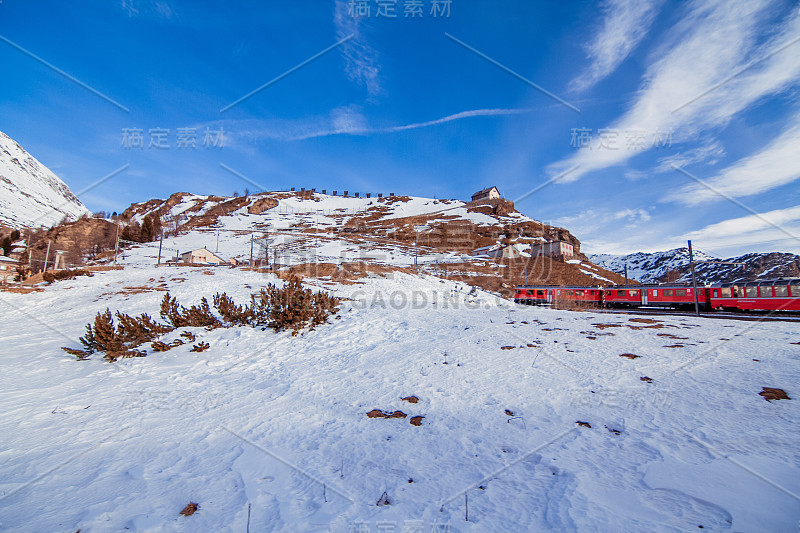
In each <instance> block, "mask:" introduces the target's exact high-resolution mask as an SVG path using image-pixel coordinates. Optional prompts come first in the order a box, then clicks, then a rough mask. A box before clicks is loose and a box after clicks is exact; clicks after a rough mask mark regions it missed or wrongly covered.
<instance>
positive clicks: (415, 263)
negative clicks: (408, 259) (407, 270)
mask: <svg viewBox="0 0 800 533" xmlns="http://www.w3.org/2000/svg"><path fill="white" fill-rule="evenodd" d="M418 249H419V232H418V231H415V232H414V270H415V271H416V270H417V254H418V251H417V250H418Z"/></svg>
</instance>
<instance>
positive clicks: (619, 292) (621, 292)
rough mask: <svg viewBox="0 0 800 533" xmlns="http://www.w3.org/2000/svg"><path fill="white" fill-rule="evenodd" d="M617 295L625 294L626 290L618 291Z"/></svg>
mask: <svg viewBox="0 0 800 533" xmlns="http://www.w3.org/2000/svg"><path fill="white" fill-rule="evenodd" d="M617 296H620V297H621V296H625V291H617Z"/></svg>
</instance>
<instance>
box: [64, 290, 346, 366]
mask: <svg viewBox="0 0 800 533" xmlns="http://www.w3.org/2000/svg"><path fill="white" fill-rule="evenodd" d="M213 301H214V307H215V308H216V309H217V311H218V312H219V314H220V315H221V316H222V320H220V319H219V318H217V317H216V316H214V314H212V312H211V306H209V304H208V300H207V299H206V298H202V299H201V300H200V304H199V305H193V306H192V307H189V308H186V307H183V306H182V305H180V304H179V303H178V301H177V299H176V298H174V297H171V296H170V294H169V292H168V293H167V294H165V295H164V299H163V300H162V301H161V317H162V318H163V319H164V320H166V321H167V322H168V324H169V325H163V324H159V323H158V322H156V321H155V320H153V319H152V318H151V317H150V316H149V315H147V314H142V315H140V316H138V317H133V316H130V315H126V314H124V313H120V312H119V311H117V313H116V317H117V321H118V323H117V324H115V323H114V319H113V318H112V315H111V311H110V310H109V309H106V311H105V313H98V314H97V316H96V317H95V319H94V326H92V324H87V325H86V335H84V336H83V337H81V338H80V341H81V344H83V346H84V347H85V349H83V350H79V349H75V348H66V347H64V348H62V349H63V350H64V351H65V352H67V353H69V354H72V355H74V356H76V357H77V358H78V359H86V358H87V357H88V356H89V355H91V354H92V353H94V352H104V353H105V358H106V359H107V360H108V361H110V362H113V361H116V360H117V359H119V358H122V357H144V356H145V355H146V354H145V353H144V352H142V351H139V350H135V349H134V348H136V347H137V346H139V345H141V344H144V343H145V342H152V344H151V346H152V348H153V350H155V351H158V352H164V351H167V350H169V349H170V348H174V347H175V346H178V345H180V344H183V341H181V340H175V341H173V342H172V343H171V344H165V343H163V342H160V341H156V339H157V338H158V337H159V336H161V335H163V334H164V333H169V332H170V331H172V330H173V329H176V328H181V327H189V326H193V327H205V328H207V329H214V328H219V327H232V326H254V327H255V326H266V327H270V328H273V329H274V330H275V331H281V330H284V329H287V330H291V331H292V335H296V334H297V332H298V331H299V330H301V329H302V328H304V327H306V326H309V327H310V328H311V329H313V328H314V327H315V326H318V325H319V324H322V323H324V322H325V321H326V320H327V319H328V316H329V315H330V314H331V313H334V312H336V311H337V310H338V308H337V306H338V304H339V300H338V299H337V298H334V297H333V296H330V295H328V294H326V293H321V292H319V293H314V292H312V291H311V290H310V289H304V288H303V286H302V284H301V283H300V279H299V278H298V277H297V276H291V277H290V278H289V280H288V281H287V282H286V284H285V285H284V286H283V287H281V288H278V287H276V286H275V285H272V284H270V285H268V286H267V287H265V288H263V289H261V293H260V294H259V295H258V296H257V297H256V296H253V297H252V298H251V304H250V305H245V306H242V305H236V303H235V302H234V301H233V299H231V298H230V297H229V296H228V295H227V294H225V293H222V294H219V293H217V294H215V295H214V298H213ZM181 336H182V337H185V338H186V339H188V340H189V342H193V341H194V340H195V338H196V337H195V336H194V334H193V333H191V332H188V331H184V332H183V333H181ZM208 348H209V345H208V343H205V342H201V343H200V344H196V345H194V346H193V347H192V350H191V351H193V352H202V351H205V350H207V349H208Z"/></svg>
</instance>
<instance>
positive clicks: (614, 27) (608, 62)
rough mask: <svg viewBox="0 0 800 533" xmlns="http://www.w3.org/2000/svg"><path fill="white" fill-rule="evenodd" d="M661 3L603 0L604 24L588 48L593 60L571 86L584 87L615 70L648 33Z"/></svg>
mask: <svg viewBox="0 0 800 533" xmlns="http://www.w3.org/2000/svg"><path fill="white" fill-rule="evenodd" d="M662 4H663V0H606V1H605V2H603V4H602V6H601V8H600V9H601V11H602V12H603V26H602V27H601V28H600V29H599V30H598V31H597V33H596V34H595V35H594V38H593V39H592V42H591V44H590V45H589V46H587V48H586V55H587V57H588V58H589V59H590V60H591V64H590V65H589V68H588V69H587V70H586V71H585V72H584V73H583V74H581V75H580V76H578V77H577V78H575V79H574V80H572V82H571V83H570V89H571V90H573V91H584V90H586V89H588V88H590V87H592V86H593V85H595V84H596V83H597V82H599V81H600V80H602V79H604V78H605V77H606V76H608V75H609V74H611V73H612V72H614V71H615V70H616V69H617V67H619V65H620V64H621V63H622V62H623V61H624V60H625V58H627V57H628V55H630V53H631V52H632V51H633V50H634V49H635V48H636V47H637V46H638V45H639V43H640V42H641V40H642V39H643V38H644V36H645V35H646V34H647V31H648V29H649V28H650V25H651V24H652V22H653V19H654V18H655V16H656V14H657V13H658V11H659V9H660V8H661V5H662Z"/></svg>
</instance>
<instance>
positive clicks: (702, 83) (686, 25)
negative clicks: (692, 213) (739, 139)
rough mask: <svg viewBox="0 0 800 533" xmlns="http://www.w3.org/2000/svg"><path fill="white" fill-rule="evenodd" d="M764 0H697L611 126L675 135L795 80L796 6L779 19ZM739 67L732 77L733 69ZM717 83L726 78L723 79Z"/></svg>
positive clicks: (585, 161) (597, 162)
mask: <svg viewBox="0 0 800 533" xmlns="http://www.w3.org/2000/svg"><path fill="white" fill-rule="evenodd" d="M770 7H772V6H771V3H770V2H769V1H768V0H746V1H745V0H741V1H736V2H734V1H730V0H714V1H708V0H696V1H695V2H693V3H691V4H690V5H689V6H688V7H687V8H686V13H685V14H684V15H683V16H682V17H681V21H680V22H679V23H678V24H677V25H676V26H675V27H674V28H672V29H671V31H670V32H669V33H670V35H671V37H670V39H671V40H672V41H674V42H671V43H669V44H670V46H664V47H662V49H661V50H662V52H661V55H660V56H658V57H656V59H655V60H654V61H653V62H652V64H651V65H650V66H649V67H648V70H647V73H646V75H645V77H644V80H643V83H642V88H641V89H640V91H639V92H638V93H637V96H636V99H635V101H634V102H633V103H632V105H631V107H630V109H629V110H628V111H627V112H626V113H624V114H623V115H622V116H621V117H620V118H619V119H618V120H617V121H616V122H615V123H614V124H613V125H612V126H611V127H612V128H615V129H618V130H620V131H627V130H636V129H640V130H645V131H674V132H676V133H675V137H676V141H678V142H680V141H685V140H688V139H691V138H695V137H696V136H697V135H698V134H700V133H701V132H703V131H706V130H709V129H710V128H713V127H719V126H722V125H725V124H727V123H728V122H729V121H730V120H731V119H732V117H733V116H735V115H736V114H737V113H739V112H741V111H742V110H744V109H746V108H748V107H749V106H751V105H752V104H754V103H755V102H757V101H759V100H760V99H761V98H763V97H765V96H768V95H775V94H778V93H781V92H783V91H785V90H787V89H788V88H790V87H792V86H793V84H794V83H796V82H797V80H798V79H800V61H797V54H798V50H800V42H798V41H800V12H798V10H797V8H796V7H795V8H793V9H792V12H791V14H790V15H789V16H788V19H787V20H786V21H785V22H783V23H782V24H780V25H778V26H777V31H773V30H774V29H775V27H776V26H775V24H774V21H773V20H768V19H769V17H773V16H774V15H775V12H774V10H773V9H768V8H770ZM735 73H738V74H737V75H735V76H733V77H732V74H735ZM721 82H724V83H722V84H721ZM639 153H642V151H631V150H613V149H596V147H595V148H594V149H589V148H583V149H581V150H579V151H578V152H577V153H576V154H574V155H573V156H571V157H569V158H567V159H565V160H563V161H560V162H558V163H555V164H553V165H551V166H550V168H549V169H548V170H549V172H550V173H552V174H557V173H558V172H559V171H561V170H562V169H563V168H570V167H572V166H574V165H580V170H579V171H578V172H575V173H573V174H571V175H570V180H576V179H578V178H580V177H581V176H582V175H584V174H586V173H588V172H592V171H595V170H598V169H602V168H607V167H610V166H615V165H620V164H623V163H625V162H626V161H627V160H628V159H630V158H631V157H633V156H634V155H636V154H639Z"/></svg>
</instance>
